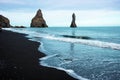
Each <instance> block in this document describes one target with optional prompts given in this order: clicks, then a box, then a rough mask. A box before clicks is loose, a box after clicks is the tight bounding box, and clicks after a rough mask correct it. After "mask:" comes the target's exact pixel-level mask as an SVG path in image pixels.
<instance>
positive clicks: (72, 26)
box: [70, 13, 77, 28]
mask: <svg viewBox="0 0 120 80" xmlns="http://www.w3.org/2000/svg"><path fill="white" fill-rule="evenodd" d="M75 20H76V16H75V13H73V14H72V22H71V25H70V27H71V28H75V27H77V25H76V23H75Z"/></svg>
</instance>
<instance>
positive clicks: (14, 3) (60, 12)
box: [0, 0, 120, 26]
mask: <svg viewBox="0 0 120 80" xmlns="http://www.w3.org/2000/svg"><path fill="white" fill-rule="evenodd" d="M38 9H41V10H42V12H43V16H44V19H45V20H46V23H47V24H48V26H69V25H70V23H71V15H72V13H73V12H74V13H75V14H76V18H77V19H76V23H77V25H78V26H120V0H0V14H2V15H3V16H6V17H8V18H9V19H10V21H11V25H24V26H29V25H30V23H31V19H32V18H33V17H34V15H35V14H36V11H37V10H38Z"/></svg>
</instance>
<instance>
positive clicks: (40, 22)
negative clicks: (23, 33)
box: [31, 9, 48, 28]
mask: <svg viewBox="0 0 120 80" xmlns="http://www.w3.org/2000/svg"><path fill="white" fill-rule="evenodd" d="M31 27H41V28H44V27H48V26H47V24H46V21H45V20H44V18H43V15H42V11H41V10H40V9H39V10H38V11H37V13H36V15H35V17H34V18H33V19H32V21H31Z"/></svg>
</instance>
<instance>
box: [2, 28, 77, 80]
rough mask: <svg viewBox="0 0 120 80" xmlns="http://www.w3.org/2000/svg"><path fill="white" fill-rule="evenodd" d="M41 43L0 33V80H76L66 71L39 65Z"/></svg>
mask: <svg viewBox="0 0 120 80" xmlns="http://www.w3.org/2000/svg"><path fill="white" fill-rule="evenodd" d="M38 47H39V43H37V42H33V41H29V40H28V39H27V38H26V37H25V35H23V34H19V33H14V32H10V31H5V30H3V31H2V32H0V80H76V79H74V78H72V77H71V76H69V75H67V73H65V72H64V71H60V70H57V69H53V68H47V67H43V66H41V65H39V58H41V57H43V56H45V55H44V54H43V53H41V52H39V51H38Z"/></svg>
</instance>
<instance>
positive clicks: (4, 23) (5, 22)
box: [0, 15, 11, 28]
mask: <svg viewBox="0 0 120 80" xmlns="http://www.w3.org/2000/svg"><path fill="white" fill-rule="evenodd" d="M0 27H2V28H9V27H11V26H10V21H9V19H8V18H6V17H4V16H2V15H0Z"/></svg>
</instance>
